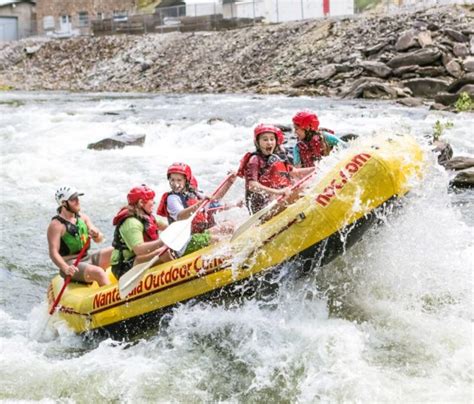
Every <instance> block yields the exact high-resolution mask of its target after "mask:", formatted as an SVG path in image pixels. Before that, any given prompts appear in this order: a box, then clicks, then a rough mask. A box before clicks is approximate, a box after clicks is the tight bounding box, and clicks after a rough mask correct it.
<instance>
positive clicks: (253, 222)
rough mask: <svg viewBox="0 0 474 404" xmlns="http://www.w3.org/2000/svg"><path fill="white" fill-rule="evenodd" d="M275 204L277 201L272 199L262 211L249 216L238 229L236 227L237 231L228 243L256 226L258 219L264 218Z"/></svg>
mask: <svg viewBox="0 0 474 404" xmlns="http://www.w3.org/2000/svg"><path fill="white" fill-rule="evenodd" d="M277 203H278V201H277V200H276V199H274V200H273V201H271V202H270V203H269V204H268V205H267V206H265V207H264V208H263V209H260V210H259V211H258V212H257V213H254V214H253V215H252V216H250V217H249V218H248V219H247V220H246V221H245V222H244V223H242V224H241V225H240V226H239V227H237V229H235V231H234V234H232V237H231V239H230V241H231V242H232V241H234V240H235V239H236V238H238V237H239V236H240V235H241V234H242V233H245V232H246V231H247V230H248V229H250V228H251V227H252V226H254V225H256V224H257V223H258V222H259V221H260V218H261V217H263V216H265V215H266V214H267V213H268V212H270V211H271V210H272V209H273V208H274V207H275V206H276V204H277Z"/></svg>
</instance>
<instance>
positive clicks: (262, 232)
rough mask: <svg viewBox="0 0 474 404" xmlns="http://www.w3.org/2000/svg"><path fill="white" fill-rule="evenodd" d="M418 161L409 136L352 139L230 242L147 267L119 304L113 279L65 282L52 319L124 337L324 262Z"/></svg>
mask: <svg viewBox="0 0 474 404" xmlns="http://www.w3.org/2000/svg"><path fill="white" fill-rule="evenodd" d="M422 164H423V153H422V151H421V149H420V147H419V145H418V144H417V143H416V142H415V140H414V139H413V138H411V137H409V136H401V135H394V136H390V137H378V138H375V139H367V140H359V141H356V142H354V144H353V145H352V146H351V147H350V148H349V149H347V150H345V151H343V152H341V159H340V160H339V161H338V162H337V163H336V164H334V166H333V167H332V168H330V169H328V170H327V172H326V173H325V174H322V173H319V174H317V175H316V176H315V179H314V181H313V183H312V184H311V185H310V186H309V187H308V189H307V191H306V192H305V196H303V197H302V198H301V199H299V200H298V201H297V202H295V203H294V204H292V205H290V206H289V207H288V208H287V209H285V210H284V211H283V212H281V213H280V214H278V215H276V216H275V217H273V218H272V219H271V220H269V221H268V222H266V223H264V224H262V225H259V226H257V227H255V226H254V227H252V228H250V229H249V230H248V231H246V232H245V233H243V234H242V235H241V236H240V237H238V238H236V239H235V240H234V241H232V242H229V241H224V242H222V243H219V244H216V245H213V246H210V247H207V248H205V249H202V250H200V251H197V252H195V253H193V254H190V255H187V256H185V257H182V258H180V259H177V260H174V261H171V262H167V263H164V264H161V265H157V266H155V267H152V268H150V269H149V270H148V271H147V272H145V274H144V276H143V278H142V280H141V281H140V283H139V284H138V286H137V287H136V288H135V289H134V290H133V291H132V292H131V293H130V295H129V296H128V297H127V298H126V299H124V300H121V299H120V296H119V291H118V283H117V281H116V280H115V279H114V282H113V283H112V284H111V285H108V286H104V287H99V286H98V285H97V284H95V283H94V284H92V285H83V284H78V283H70V284H69V285H68V287H67V289H66V290H65V292H64V294H63V296H62V298H61V301H60V303H59V307H60V308H59V311H58V314H57V315H58V316H59V317H60V318H61V319H62V320H64V321H65V322H66V323H67V324H68V325H69V327H70V328H72V329H73V330H74V331H75V332H77V333H84V332H87V331H92V330H97V331H106V332H111V334H112V335H114V336H115V335H117V336H119V337H120V336H123V337H125V336H126V333H128V335H130V332H131V331H132V330H137V329H138V330H143V329H146V328H148V327H149V326H150V325H151V324H156V321H154V320H156V319H157V318H159V317H160V316H162V315H163V314H164V313H165V312H166V311H168V310H169V309H171V308H172V307H173V306H174V305H176V304H177V303H180V302H185V301H187V300H189V299H193V298H206V297H209V296H211V295H213V294H215V293H221V292H222V291H224V290H229V289H234V290H236V288H235V286H236V285H239V286H241V285H242V283H246V282H250V280H255V279H258V278H260V277H262V276H264V275H265V274H268V273H272V272H274V271H277V270H278V268H279V267H281V266H280V265H279V264H282V263H285V262H288V261H289V260H290V259H294V258H300V257H302V258H311V259H313V258H314V259H315V260H316V262H317V264H319V265H324V264H325V263H327V262H329V261H330V260H331V259H333V258H334V257H335V256H337V255H338V254H340V253H341V252H342V251H343V249H344V248H348V247H349V246H350V245H351V244H353V243H354V242H355V241H357V240H358V239H359V238H360V236H361V235H362V234H363V232H364V231H365V230H366V229H367V228H368V227H369V226H368V225H369V224H371V223H372V222H373V221H374V217H375V212H376V210H378V209H381V208H383V207H384V206H385V205H386V204H387V203H389V202H391V201H393V200H395V199H397V198H399V197H401V196H403V195H404V194H405V193H407V192H408V190H409V189H410V184H413V179H416V178H417V177H419V176H420V175H421V172H422ZM342 240H344V241H342ZM291 268H294V270H295V271H297V270H301V266H299V265H294V266H291ZM298 268H299V269H298ZM110 276H111V278H113V275H112V274H111V275H110ZM63 282H64V281H63V279H62V278H61V277H59V276H56V277H55V278H54V279H53V280H52V282H51V285H50V287H49V290H48V298H49V302H50V304H51V303H52V301H53V300H54V298H55V296H57V294H58V293H59V291H60V289H61V287H62V285H63Z"/></svg>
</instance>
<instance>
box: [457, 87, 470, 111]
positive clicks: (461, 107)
mask: <svg viewBox="0 0 474 404" xmlns="http://www.w3.org/2000/svg"><path fill="white" fill-rule="evenodd" d="M454 107H455V108H456V111H458V112H467V111H474V101H473V100H472V98H471V97H470V96H469V94H468V93H466V92H465V91H464V92H462V93H461V94H459V98H458V100H457V101H456V102H455V104H454Z"/></svg>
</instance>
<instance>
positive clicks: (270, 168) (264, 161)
mask: <svg viewBox="0 0 474 404" xmlns="http://www.w3.org/2000/svg"><path fill="white" fill-rule="evenodd" d="M253 156H257V158H258V166H259V173H258V182H259V183H260V184H262V185H264V186H266V187H269V188H274V189H280V188H285V187H288V186H290V185H291V180H290V170H291V169H290V167H291V166H290V164H289V163H288V162H287V161H286V160H284V159H282V158H281V157H280V156H278V155H277V154H271V155H270V156H268V157H266V156H263V155H262V154H261V153H259V152H254V153H250V152H249V153H246V154H245V156H244V157H243V158H242V160H241V161H240V167H239V170H238V171H237V175H238V176H240V177H243V176H244V175H245V170H246V168H247V165H248V162H249V160H250V158H251V157H253Z"/></svg>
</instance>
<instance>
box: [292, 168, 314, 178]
mask: <svg viewBox="0 0 474 404" xmlns="http://www.w3.org/2000/svg"><path fill="white" fill-rule="evenodd" d="M315 169H316V168H315V167H305V168H293V170H291V171H290V177H291V178H295V179H300V178H303V177H306V176H307V175H309V174H311V173H312V172H313V171H314V170H315Z"/></svg>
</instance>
